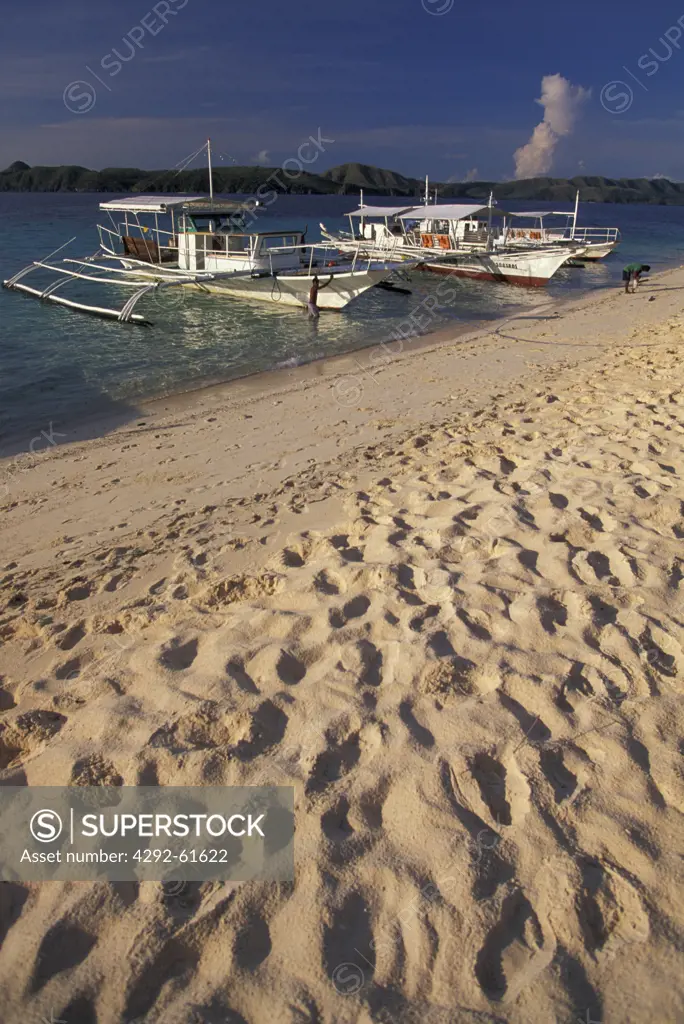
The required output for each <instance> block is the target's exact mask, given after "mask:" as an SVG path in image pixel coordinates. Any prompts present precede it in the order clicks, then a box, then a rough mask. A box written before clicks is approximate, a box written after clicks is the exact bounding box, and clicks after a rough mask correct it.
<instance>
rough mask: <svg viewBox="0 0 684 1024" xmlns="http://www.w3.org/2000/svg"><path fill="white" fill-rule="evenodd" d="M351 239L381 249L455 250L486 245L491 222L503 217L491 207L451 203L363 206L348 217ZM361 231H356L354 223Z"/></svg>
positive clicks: (357, 229)
mask: <svg viewBox="0 0 684 1024" xmlns="http://www.w3.org/2000/svg"><path fill="white" fill-rule="evenodd" d="M347 216H348V217H349V220H350V223H351V225H352V237H353V238H354V239H355V240H357V241H372V242H374V243H375V244H376V245H378V246H381V247H382V248H394V247H395V246H401V245H407V246H411V247H419V248H422V249H456V248H463V247H466V248H467V247H468V245H472V246H474V247H477V248H482V247H483V246H486V245H487V240H488V237H489V225H490V218H492V217H496V218H498V219H500V218H501V217H502V214H501V213H500V212H499V211H498V210H497V209H496V208H495V207H490V206H480V205H477V206H476V205H472V204H465V203H450V204H442V205H438V206H409V207H383V206H361V207H359V209H358V210H353V211H352V212H351V213H349V214H348V215H347ZM356 221H358V227H357V228H355V222H356Z"/></svg>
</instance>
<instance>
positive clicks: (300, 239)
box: [178, 219, 305, 274]
mask: <svg viewBox="0 0 684 1024" xmlns="http://www.w3.org/2000/svg"><path fill="white" fill-rule="evenodd" d="M304 244H305V243H304V234H303V232H301V231H290V232H283V231H260V232H254V233H246V232H243V233H240V232H238V231H235V230H234V228H232V227H230V226H223V225H219V226H218V228H216V229H213V230H212V229H211V228H210V229H209V230H206V231H200V230H198V228H197V225H194V224H193V225H189V224H188V222H187V219H186V220H184V221H182V222H181V226H180V229H179V232H178V266H179V268H180V269H181V270H208V271H214V272H216V273H226V272H228V271H230V270H235V271H248V270H251V271H253V272H257V273H258V272H260V271H261V272H263V273H268V274H271V273H273V272H277V271H279V270H293V269H298V268H299V267H300V266H301V263H302V254H303V251H304V250H303V246H304Z"/></svg>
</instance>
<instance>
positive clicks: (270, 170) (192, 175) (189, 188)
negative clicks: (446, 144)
mask: <svg viewBox="0 0 684 1024" xmlns="http://www.w3.org/2000/svg"><path fill="white" fill-rule="evenodd" d="M208 189H209V182H208V177H207V171H206V170H195V171H182V172H180V173H179V172H177V171H144V170H140V169H139V168H137V167H106V168H104V169H103V170H101V171H91V170H88V168H87V167H79V166H76V165H68V166H63V167H29V165H28V164H25V163H23V162H22V161H21V160H17V161H15V162H14V163H13V164H11V165H10V166H9V167H8V168H7V170H5V171H0V192H128V193H135V192H169V193H173V192H192V193H195V192H199V193H203V192H207V191H208ZM259 189H261V195H262V197H264V198H265V197H266V196H267V195H268V194H269V192H271V191H275V192H287V193H291V194H307V193H310V194H313V195H358V193H359V192H360V190H361V189H363V190H364V194H365V195H367V196H373V195H376V196H377V195H383V196H404V197H406V198H410V199H416V201H418V200H419V199H420V198H421V196H422V194H423V189H424V183H423V182H422V181H421V180H420V179H418V178H406V177H404V175H403V174H398V173H397V172H396V171H388V170H384V169H383V168H381V167H372V166H370V165H369V164H359V163H349V164H342V165H341V166H339V167H333V168H331V169H330V170H329V171H324V172H323V173H321V174H312V173H309V172H307V171H303V172H302V173H301V174H299V175H296V176H292V171H290V172H289V174H288V173H286V172H283V171H282V170H280V169H279V168H277V167H230V168H219V169H217V170H215V171H214V190H215V191H216V192H219V193H231V192H240V193H243V194H247V195H254V194H255V193H257V191H258V190H259ZM431 189H433V190H436V191H437V193H438V195H439V198H440V199H476V200H483V201H486V200H487V198H488V196H489V194H490V192H492V191H493V192H494V195H495V197H496V199H527V200H539V199H542V200H550V201H552V202H571V201H573V200H574V198H575V193H576V192H577V189H579V190H580V193H581V198H582V201H583V202H596V203H651V204H657V205H671V206H682V205H684V183H678V182H673V181H669V180H668V179H667V178H654V179H648V178H602V177H591V176H587V177H576V178H570V179H569V180H568V179H566V178H530V179H527V180H525V181H468V182H465V181H463V182H448V183H446V184H440V183H439V182H432V183H431Z"/></svg>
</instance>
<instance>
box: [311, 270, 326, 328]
mask: <svg viewBox="0 0 684 1024" xmlns="http://www.w3.org/2000/svg"><path fill="white" fill-rule="evenodd" d="M330 281H332V275H331V277H330V280H329V281H326V282H325V284H321V283H320V281H319V280H318V274H314V279H313V284H312V285H311V291H310V292H309V302H308V304H307V305H308V309H309V317H310V319H311V320H318V318H319V316H320V315H321V314H320V313H319V311H318V293H319V291H320V290H321V288H327V287H328V285H329V284H330Z"/></svg>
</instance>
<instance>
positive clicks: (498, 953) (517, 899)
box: [475, 889, 554, 1003]
mask: <svg viewBox="0 0 684 1024" xmlns="http://www.w3.org/2000/svg"><path fill="white" fill-rule="evenodd" d="M553 954H554V949H553V947H552V944H551V942H550V940H547V939H546V938H545V936H544V931H543V929H542V925H541V922H540V921H539V918H538V917H537V914H536V913H535V910H534V908H533V906H532V904H531V903H530V901H529V900H528V899H527V897H526V896H525V894H524V893H523V892H522V890H521V889H517V890H516V891H515V892H513V893H511V894H510V895H509V896H507V897H506V899H505V900H504V902H503V904H502V906H501V914H500V917H499V921H498V923H497V924H495V925H494V927H493V928H492V929H491V931H490V932H489V934H488V935H487V938H486V939H485V942H484V945H483V946H482V948H481V949H480V952H479V954H478V956H477V960H476V963H475V976H476V977H477V980H478V982H479V984H480V987H481V988H482V991H483V992H484V994H485V995H486V996H487V997H488V998H489V999H492V1000H495V1001H497V1002H505V1003H511V1002H513V1000H515V999H516V998H517V997H518V995H519V994H520V993H521V991H522V990H523V989H524V988H527V987H529V985H531V984H532V982H533V981H534V979H535V978H536V977H537V975H538V974H539V973H540V971H542V970H544V968H545V967H547V966H548V964H549V963H550V962H551V960H552V958H553Z"/></svg>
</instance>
